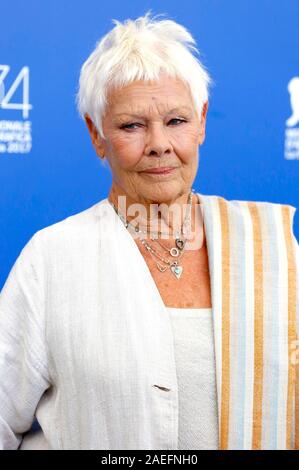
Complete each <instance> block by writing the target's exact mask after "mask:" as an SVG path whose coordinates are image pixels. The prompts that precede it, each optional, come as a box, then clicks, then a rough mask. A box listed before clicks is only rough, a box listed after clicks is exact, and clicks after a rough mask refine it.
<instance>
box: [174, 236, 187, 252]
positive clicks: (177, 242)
mask: <svg viewBox="0 0 299 470" xmlns="http://www.w3.org/2000/svg"><path fill="white" fill-rule="evenodd" d="M175 244H176V246H177V247H178V249H179V250H182V249H183V248H184V245H185V242H184V240H181V238H177V239H176V241H175Z"/></svg>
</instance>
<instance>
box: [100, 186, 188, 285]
mask: <svg viewBox="0 0 299 470" xmlns="http://www.w3.org/2000/svg"><path fill="white" fill-rule="evenodd" d="M193 193H194V189H193V188H192V190H191V191H190V193H189V195H188V202H187V204H188V206H187V211H186V215H185V218H184V221H183V224H182V225H181V229H180V233H179V232H176V235H175V247H172V248H170V249H169V248H166V247H165V246H164V244H162V243H161V242H160V241H159V240H158V237H156V238H155V237H152V236H150V239H151V240H152V241H153V242H156V243H158V244H159V245H160V246H161V247H162V248H163V249H164V250H165V251H167V252H168V253H169V254H170V256H171V257H172V258H176V259H175V260H170V259H168V258H164V256H162V255H161V254H160V253H159V252H158V251H157V250H155V249H154V248H153V247H152V245H151V244H149V243H148V241H147V240H145V238H141V243H142V245H143V246H144V247H145V249H146V250H147V251H148V252H149V253H150V255H151V256H152V257H153V258H154V257H155V258H158V260H159V261H156V260H155V261H156V267H157V268H158V270H159V271H160V272H162V273H163V272H165V271H166V270H167V269H170V270H171V272H172V273H173V274H174V276H175V277H176V279H179V278H180V277H181V275H182V272H183V267H182V266H181V265H179V261H180V258H181V257H182V255H183V253H184V250H185V245H186V237H185V234H186V233H188V234H190V230H191V209H192V196H193ZM108 201H109V199H108ZM109 203H110V205H111V206H112V207H113V209H114V211H115V212H116V214H117V215H118V217H119V218H120V220H121V221H122V222H123V224H124V225H125V227H126V228H127V229H128V228H131V229H133V230H134V232H137V233H139V234H140V233H144V234H146V235H148V232H149V230H141V229H140V228H139V227H137V226H134V225H133V224H132V223H131V222H128V221H127V220H126V219H125V217H124V216H123V215H122V214H121V213H119V212H118V210H117V208H116V207H115V205H114V204H113V203H112V202H111V201H109ZM154 233H157V234H159V235H161V234H165V233H163V232H161V231H156V232H154ZM160 261H162V262H163V263H165V264H162V263H161V262H160Z"/></svg>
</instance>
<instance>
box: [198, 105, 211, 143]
mask: <svg viewBox="0 0 299 470" xmlns="http://www.w3.org/2000/svg"><path fill="white" fill-rule="evenodd" d="M208 107H209V102H208V100H207V101H206V102H205V103H204V104H203V107H202V111H201V116H200V124H199V135H198V144H199V145H202V144H203V142H204V140H205V136H206V122H207V112H208Z"/></svg>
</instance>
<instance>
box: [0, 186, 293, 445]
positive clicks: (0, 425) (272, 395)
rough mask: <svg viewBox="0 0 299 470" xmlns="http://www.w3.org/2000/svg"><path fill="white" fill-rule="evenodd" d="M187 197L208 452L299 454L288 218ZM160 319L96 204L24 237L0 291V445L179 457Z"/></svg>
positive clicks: (148, 284)
mask: <svg viewBox="0 0 299 470" xmlns="http://www.w3.org/2000/svg"><path fill="white" fill-rule="evenodd" d="M198 196H199V198H200V201H201V203H202V204H203V215H204V226H205V233H206V240H207V250H208V259H209V269H210V279H211V298H212V314H213V325H214V342H215V360H216V379H217V380H216V383H217V406H218V416H219V443H220V444H219V449H292V448H295V447H296V448H297V449H298V448H299V432H298V426H299V420H298V416H299V413H298V404H297V411H296V413H297V417H296V420H295V415H296V413H295V397H298V396H299V386H298V382H299V373H298V376H297V381H296V380H295V372H296V369H297V372H298V367H297V368H296V367H295V366H296V363H297V362H298V360H297V361H296V358H295V360H294V357H295V356H296V352H297V349H299V347H298V345H297V342H296V341H297V331H298V324H299V322H298V318H299V288H298V286H299V274H298V272H299V268H298V267H299V254H298V252H299V249H298V243H297V240H296V238H295V236H294V233H293V229H292V225H293V216H294V213H295V210H296V208H295V207H293V206H290V205H286V204H277V203H269V202H251V201H228V200H226V199H225V198H223V197H220V196H208V195H203V194H199V193H198ZM170 321H171V320H170V319H169V316H168V314H167V310H166V306H165V305H164V303H163V301H162V298H161V296H160V293H159V291H158V289H157V287H156V284H155V282H154V280H153V278H152V276H151V274H150V271H149V269H148V266H147V264H146V262H145V260H144V258H143V256H142V254H141V253H140V251H139V249H138V247H137V246H136V243H135V241H134V239H133V238H132V236H131V234H130V233H129V232H128V231H127V230H126V228H125V227H124V225H123V224H122V222H121V221H120V219H119V218H118V216H117V215H116V213H115V212H114V210H113V208H112V206H110V204H109V203H108V201H107V199H103V200H102V201H100V202H98V203H96V204H95V205H93V206H92V207H89V208H88V209H86V210H84V211H82V212H80V213H77V214H75V215H73V216H70V217H68V218H66V219H64V220H62V221H60V222H57V223H56V224H53V225H50V226H48V227H45V228H44V229H42V230H39V231H38V232H36V233H35V234H34V235H33V236H32V238H31V239H30V240H29V242H28V243H27V244H26V245H25V247H24V248H23V250H22V251H21V253H20V255H19V257H18V259H17V260H16V262H15V264H14V266H13V268H12V269H11V272H10V273H9V276H8V278H7V280H6V283H5V285H4V287H3V289H2V291H1V294H0V448H1V449H18V448H20V449H28V448H33V449H38V448H44V449H107V450H115V449H130V450H132V449H134V450H135V449H146V450H147V449H157V450H159V449H162V450H175V449H177V442H178V385H177V377H176V365H175V354H174V343H173V333H172V328H171V323H170ZM298 357H299V356H298ZM295 386H296V387H297V392H296V393H295ZM194 413H196V410H194ZM34 416H36V417H37V419H38V421H39V424H40V426H41V428H42V431H40V432H39V433H37V434H32V433H29V434H26V435H25V437H24V438H23V440H22V436H23V433H25V432H26V431H28V430H29V429H30V427H31V424H32V422H33V419H34ZM295 424H296V425H297V434H296V436H295ZM295 437H296V442H295Z"/></svg>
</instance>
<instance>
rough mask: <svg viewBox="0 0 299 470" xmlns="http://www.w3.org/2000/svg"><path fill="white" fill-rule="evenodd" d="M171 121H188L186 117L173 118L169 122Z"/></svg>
mask: <svg viewBox="0 0 299 470" xmlns="http://www.w3.org/2000/svg"><path fill="white" fill-rule="evenodd" d="M171 121H179V123H181V122H186V121H185V119H178V118H173V119H171V120H170V121H169V122H171Z"/></svg>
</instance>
